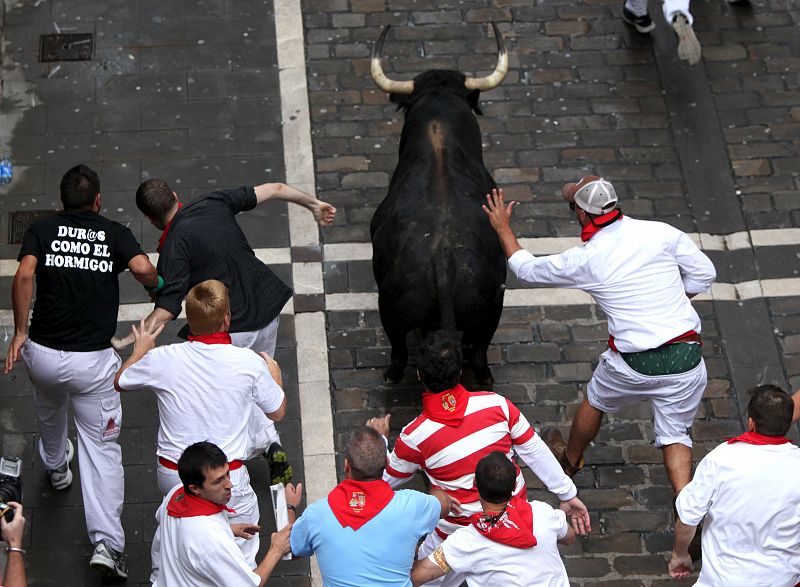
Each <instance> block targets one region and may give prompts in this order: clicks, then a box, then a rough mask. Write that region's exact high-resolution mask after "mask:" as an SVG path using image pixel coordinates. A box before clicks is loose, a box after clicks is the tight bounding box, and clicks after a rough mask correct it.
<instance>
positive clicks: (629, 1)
mask: <svg viewBox="0 0 800 587" xmlns="http://www.w3.org/2000/svg"><path fill="white" fill-rule="evenodd" d="M625 8H627V9H628V10H630V11H631V12H633V13H634V14H635V15H637V16H644V15H645V14H647V0H626V1H625ZM678 13H680V14H683V15H685V16H686V20H688V21H689V24H692V23H693V22H694V18H693V17H692V13H691V12H689V0H664V18H666V19H667V22H668V23H669V24H672V19H673V18H675V15H676V14H678Z"/></svg>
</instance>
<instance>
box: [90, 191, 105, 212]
mask: <svg viewBox="0 0 800 587" xmlns="http://www.w3.org/2000/svg"><path fill="white" fill-rule="evenodd" d="M102 204H103V198H102V196H101V195H100V194H99V193H98V194H97V195H96V196H95V197H94V202H92V208H95V209H96V210H97V211H98V212H99V211H100V206H102Z"/></svg>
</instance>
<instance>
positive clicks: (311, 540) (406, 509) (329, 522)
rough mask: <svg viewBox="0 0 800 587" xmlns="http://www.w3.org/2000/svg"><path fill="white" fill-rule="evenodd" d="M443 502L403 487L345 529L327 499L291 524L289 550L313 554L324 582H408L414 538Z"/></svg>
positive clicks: (333, 585)
mask: <svg viewBox="0 0 800 587" xmlns="http://www.w3.org/2000/svg"><path fill="white" fill-rule="evenodd" d="M441 512H442V506H441V504H440V503H439V500H438V499H436V498H435V497H433V496H431V495H427V494H425V493H420V492H419V491H413V490H410V489H404V490H402V491H397V492H395V495H394V497H393V498H392V501H390V502H389V504H388V505H387V506H386V507H385V508H383V510H381V512H380V513H379V514H378V515H377V516H375V517H374V518H372V519H371V520H370V521H369V522H367V523H366V524H364V525H363V526H361V528H359V529H358V531H354V530H353V529H352V528H351V527H349V526H348V527H346V528H343V527H342V525H341V524H340V523H339V521H338V520H337V519H336V516H334V515H333V512H332V511H331V508H330V506H329V505H328V500H327V499H321V500H319V501H317V502H315V503H313V504H311V505H310V506H308V508H307V509H306V511H305V512H303V515H302V516H300V518H299V519H298V520H297V521H296V522H295V523H294V526H293V527H292V536H291V543H292V552H293V553H294V554H296V555H298V556H311V555H312V554H316V555H317V562H318V563H319V568H320V571H321V572H322V577H323V581H324V585H325V587H369V586H370V585H393V586H396V587H411V578H410V574H411V565H412V564H413V563H414V553H415V552H416V549H417V542H418V541H419V539H420V538H422V537H423V536H426V535H427V534H429V533H430V532H432V531H433V529H434V528H435V527H436V523H437V522H438V521H439V516H440V515H441Z"/></svg>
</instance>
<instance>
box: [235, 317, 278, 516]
mask: <svg viewBox="0 0 800 587" xmlns="http://www.w3.org/2000/svg"><path fill="white" fill-rule="evenodd" d="M280 319H281V317H280V315H279V316H278V317H277V318H275V319H274V320H273V321H272V322H270V323H269V324H267V325H266V326H265V327H264V328H262V329H260V330H254V331H252V332H231V342H232V343H233V344H234V345H235V346H238V347H241V348H246V349H252V350H254V351H255V352H257V353H267V354H268V355H269V356H270V357H274V356H275V348H276V347H277V343H278V325H279V323H280ZM248 434H249V436H250V441H249V443H248V447H247V448H248V451H247V452H248V459H251V458H255V457H257V456H260V455H261V454H263V453H264V451H265V450H266V449H267V448H269V445H270V444H272V443H275V442H277V443H278V444H280V442H281V437H280V436H279V435H278V431H277V430H276V429H275V422H273V421H272V420H270V419H269V418H267V416H266V415H265V414H264V412H262V411H261V409H259V407H258V406H257V405H255V404H253V407H252V409H251V411H250V421H249V423H248ZM234 509H235V508H234Z"/></svg>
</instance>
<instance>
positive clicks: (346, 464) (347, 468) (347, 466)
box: [344, 458, 353, 475]
mask: <svg viewBox="0 0 800 587" xmlns="http://www.w3.org/2000/svg"><path fill="white" fill-rule="evenodd" d="M352 470H353V467H351V466H350V461H349V460H348V459H347V458H345V459H344V474H345V475H349V474H350V471H352Z"/></svg>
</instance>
